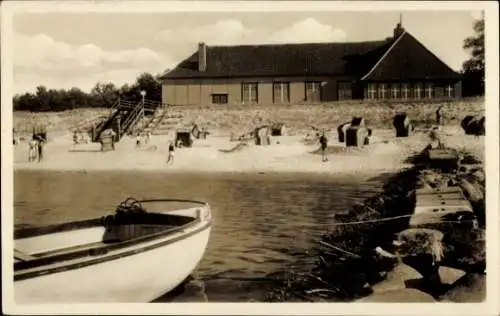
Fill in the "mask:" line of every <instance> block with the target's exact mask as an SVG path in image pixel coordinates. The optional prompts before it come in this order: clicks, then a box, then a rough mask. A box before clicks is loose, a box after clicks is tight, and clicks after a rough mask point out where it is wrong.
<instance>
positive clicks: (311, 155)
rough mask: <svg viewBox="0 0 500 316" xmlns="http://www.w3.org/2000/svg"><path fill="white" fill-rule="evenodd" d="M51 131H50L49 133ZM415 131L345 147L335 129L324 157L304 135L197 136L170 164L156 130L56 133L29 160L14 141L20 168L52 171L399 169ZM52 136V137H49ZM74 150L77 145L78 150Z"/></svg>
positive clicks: (417, 140) (164, 139)
mask: <svg viewBox="0 0 500 316" xmlns="http://www.w3.org/2000/svg"><path fill="white" fill-rule="evenodd" d="M49 137H50V136H49ZM425 137H426V136H425V135H424V134H415V135H412V136H411V137H409V138H407V139H394V132H393V131H392V130H377V131H376V132H375V134H374V137H373V139H372V141H371V143H370V144H369V145H367V146H365V147H362V148H354V147H345V144H343V143H338V141H337V135H336V132H335V133H330V134H329V135H328V138H329V147H328V150H327V151H328V152H329V153H328V157H329V161H327V162H322V161H321V155H320V154H319V153H318V152H317V151H318V148H319V145H316V144H315V145H308V144H305V143H304V142H303V138H302V137H301V136H297V135H296V136H278V137H272V138H271V145H269V146H256V145H253V144H248V145H247V146H240V148H238V149H236V150H234V151H231V149H234V148H236V147H238V146H237V145H238V142H231V141H229V139H227V138H225V137H212V138H210V139H207V140H195V143H194V145H193V147H190V148H181V149H177V150H176V151H175V158H174V163H173V164H171V165H166V158H167V148H166V145H165V144H168V141H169V139H170V137H169V135H162V136H153V137H152V138H151V142H150V143H149V145H145V147H143V148H139V149H138V148H136V147H135V143H134V140H133V139H132V138H128V137H127V138H125V139H123V140H122V141H120V142H119V143H117V144H116V150H115V151H110V152H100V151H99V144H95V143H90V144H83V145H77V146H74V145H73V144H72V142H71V138H70V135H63V136H59V137H54V138H53V139H52V140H49V143H47V145H46V146H45V148H44V152H45V153H44V160H42V162H40V163H38V162H27V144H25V143H20V144H18V145H16V146H14V148H13V151H14V166H13V167H14V168H13V169H14V170H16V171H17V170H52V171H58V170H59V171H70V170H74V171H80V172H84V171H111V170H115V171H120V172H123V171H134V172H135V171H142V172H160V173H214V172H215V173H233V174H241V173H296V174H318V175H319V174H336V175H340V174H346V175H352V174H367V173H368V174H376V173H381V172H397V171H398V170H401V169H404V168H406V167H408V166H409V164H408V163H407V162H405V159H406V157H407V156H408V155H411V154H412V153H414V152H415V150H416V148H417V147H419V146H420V145H419V144H421V143H422V142H423V141H424V139H425ZM49 139H50V138H49ZM74 150H77V152H75V151H74Z"/></svg>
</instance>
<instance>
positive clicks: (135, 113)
mask: <svg viewBox="0 0 500 316" xmlns="http://www.w3.org/2000/svg"><path fill="white" fill-rule="evenodd" d="M142 109H143V103H142V101H141V102H139V103H137V104H136V105H135V107H134V109H133V110H132V112H131V113H130V114H129V115H128V117H127V119H126V120H125V122H123V124H122V126H123V130H121V131H120V134H121V135H120V138H121V137H122V136H123V134H125V133H126V132H127V130H128V129H129V128H131V127H132V126H133V125H134V124H135V123H136V122H137V120H138V118H139V114H140V113H141V112H142Z"/></svg>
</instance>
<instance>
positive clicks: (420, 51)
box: [363, 32, 460, 81]
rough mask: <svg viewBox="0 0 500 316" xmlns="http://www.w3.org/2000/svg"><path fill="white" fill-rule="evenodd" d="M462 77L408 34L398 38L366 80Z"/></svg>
mask: <svg viewBox="0 0 500 316" xmlns="http://www.w3.org/2000/svg"><path fill="white" fill-rule="evenodd" d="M459 77H460V75H459V74H458V73H456V72H455V71H454V70H452V69H451V68H450V67H448V66H447V65H446V64H445V63H444V62H443V61H441V60H440V59H439V58H438V57H436V55H434V54H433V53H432V52H431V51H429V50H428V49H427V48H426V47H425V46H424V45H423V44H422V43H420V42H419V41H418V40H417V39H416V38H415V37H413V36H412V35H411V34H409V33H408V32H405V33H403V35H402V36H401V37H400V38H398V39H397V40H396V41H395V42H394V45H393V47H391V48H389V50H388V51H387V52H386V55H385V56H383V57H382V58H381V59H380V60H379V61H378V63H377V64H376V65H374V67H373V70H370V71H369V72H368V73H367V75H365V76H364V77H363V79H364V80H398V81H400V80H418V79H420V80H421V79H426V78H429V79H430V78H432V79H458V78H459Z"/></svg>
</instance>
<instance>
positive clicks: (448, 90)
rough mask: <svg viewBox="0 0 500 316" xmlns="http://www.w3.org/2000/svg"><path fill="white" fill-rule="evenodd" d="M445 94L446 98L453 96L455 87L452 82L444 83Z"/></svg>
mask: <svg viewBox="0 0 500 316" xmlns="http://www.w3.org/2000/svg"><path fill="white" fill-rule="evenodd" d="M446 96H447V97H448V98H453V97H455V87H454V86H453V85H452V84H449V85H446Z"/></svg>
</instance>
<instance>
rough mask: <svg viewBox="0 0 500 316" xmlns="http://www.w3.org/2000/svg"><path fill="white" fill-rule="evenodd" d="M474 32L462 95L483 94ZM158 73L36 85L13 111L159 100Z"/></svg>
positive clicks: (478, 28)
mask: <svg viewBox="0 0 500 316" xmlns="http://www.w3.org/2000/svg"><path fill="white" fill-rule="evenodd" d="M473 27H474V35H473V36H471V37H468V38H466V39H465V40H464V45H463V48H464V49H465V50H467V51H469V52H470V54H471V57H470V59H469V60H467V61H465V62H464V64H463V66H462V71H461V74H462V94H463V96H464V97H469V96H477V95H484V68H485V64H484V17H482V18H481V19H479V20H476V21H475V22H474V25H473ZM159 77H160V75H152V74H149V73H142V74H140V75H139V76H138V77H137V79H136V80H135V82H134V83H133V84H132V85H128V84H124V85H123V86H121V87H120V88H118V87H116V86H115V85H114V84H113V83H97V84H96V85H95V86H94V87H93V88H92V90H91V91H90V93H86V92H83V91H81V90H80V89H78V88H71V89H69V90H64V89H59V90H56V89H47V88H46V87H44V86H39V87H37V89H36V92H35V93H24V94H18V95H16V96H14V100H13V103H14V104H13V105H14V111H32V112H43V111H64V110H68V109H77V108H109V107H112V106H113V104H114V103H115V102H116V100H117V99H118V98H125V99H127V100H130V101H133V102H139V101H140V100H141V98H142V96H141V90H144V91H146V98H147V99H149V100H152V101H156V102H161V83H160V80H159Z"/></svg>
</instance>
